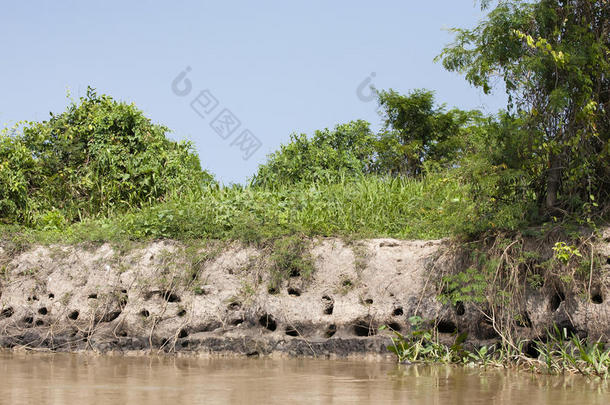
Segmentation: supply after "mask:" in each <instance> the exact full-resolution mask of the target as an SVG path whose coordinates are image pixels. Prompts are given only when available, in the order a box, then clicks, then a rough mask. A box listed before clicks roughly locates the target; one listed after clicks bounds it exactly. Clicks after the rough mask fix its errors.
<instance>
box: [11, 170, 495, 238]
mask: <svg viewBox="0 0 610 405" xmlns="http://www.w3.org/2000/svg"><path fill="white" fill-rule="evenodd" d="M470 195H471V190H470V189H469V186H467V185H465V184H462V183H461V182H460V181H459V180H458V179H456V178H455V177H442V176H440V175H429V176H427V177H426V178H424V179H423V180H416V179H406V178H389V177H378V176H369V177H363V178H358V179H344V180H342V181H340V182H337V183H332V184H328V183H318V184H316V183H314V184H297V185H293V186H286V187H282V188H279V189H266V188H257V187H242V186H231V187H223V186H218V185H209V186H204V187H203V188H202V189H201V190H200V191H197V192H192V191H191V192H188V193H182V194H176V195H172V196H170V197H168V198H167V200H166V201H164V202H160V203H156V204H154V205H151V206H147V207H144V208H141V209H138V210H132V211H127V212H122V213H115V214H111V215H110V216H108V217H97V218H90V219H85V220H83V221H82V222H78V223H75V224H70V225H64V226H52V227H46V228H38V229H31V228H24V227H17V226H3V227H2V228H0V232H1V233H2V234H3V235H4V236H5V237H7V236H11V237H13V238H15V237H18V238H20V239H22V240H31V241H36V242H39V243H40V242H43V243H44V242H48V243H51V242H81V241H120V240H125V239H136V240H142V239H148V238H174V239H193V238H195V239H201V238H204V239H235V240H243V241H245V242H247V243H260V242H261V241H265V240H269V239H275V238H277V237H279V236H285V235H292V234H295V233H302V234H304V235H306V236H350V237H395V238H403V239H435V238H442V237H447V236H451V235H455V234H457V233H461V232H469V231H475V230H476V229H475V228H476V227H477V226H479V225H480V224H481V221H485V219H484V218H482V217H481V216H480V215H479V214H478V213H477V210H476V207H475V204H474V203H473V202H472V201H471V199H470ZM484 226H488V224H485V225H484Z"/></svg>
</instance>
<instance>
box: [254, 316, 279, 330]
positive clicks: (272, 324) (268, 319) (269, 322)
mask: <svg viewBox="0 0 610 405" xmlns="http://www.w3.org/2000/svg"><path fill="white" fill-rule="evenodd" d="M258 323H259V324H260V325H261V326H262V327H263V328H265V329H267V330H270V331H272V332H273V331H275V330H276V329H277V322H276V321H275V319H274V318H273V316H271V315H269V314H263V315H262V316H261V317H260V318H259V319H258Z"/></svg>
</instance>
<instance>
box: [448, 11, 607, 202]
mask: <svg viewBox="0 0 610 405" xmlns="http://www.w3.org/2000/svg"><path fill="white" fill-rule="evenodd" d="M490 3H491V2H490V1H485V2H484V6H489V5H490ZM609 21H610V7H608V3H607V1H606V0H569V1H561V0H540V1H536V2H529V1H521V0H501V1H498V4H497V6H496V7H495V8H494V9H493V10H492V11H491V12H490V13H489V15H488V16H487V18H486V19H485V20H484V21H482V22H481V23H480V24H479V25H477V26H476V27H475V28H473V29H470V30H468V29H455V30H454V32H455V34H456V41H455V43H454V44H452V45H451V46H449V47H447V48H445V50H444V51H443V53H442V54H441V55H440V57H439V58H440V59H442V61H443V65H444V66H445V67H446V68H447V69H449V70H451V71H459V72H463V73H464V74H465V75H466V79H467V80H468V81H469V82H470V83H471V84H474V85H475V86H479V87H481V88H482V89H483V90H484V91H485V92H490V91H491V83H492V81H493V80H494V78H495V77H497V76H499V77H501V78H502V79H503V81H504V86H505V88H506V91H507V93H508V95H509V105H508V108H509V112H510V113H511V114H512V115H513V116H515V117H516V118H518V119H520V120H521V128H522V129H523V130H525V131H526V132H527V135H528V137H529V139H521V140H520V142H519V143H518V144H517V146H518V150H519V155H520V156H521V163H520V164H519V166H518V167H517V168H518V169H520V170H521V171H523V172H524V173H526V174H527V175H528V176H529V177H530V178H531V181H530V185H531V190H532V192H534V193H535V194H536V195H537V197H538V200H539V201H540V202H544V204H543V205H544V207H545V209H546V210H547V211H551V212H553V213H556V212H558V211H559V212H566V210H567V212H578V211H579V210H580V209H581V208H582V205H583V204H584V203H587V202H588V201H589V196H590V195H595V196H597V197H598V199H599V200H602V201H604V202H605V201H607V199H608V192H607V190H608V183H609V182H610V168H609V166H608V164H607V162H608V158H609V157H610V148H609V147H608V141H609V138H610V114H609V113H608V108H609V106H610V75H609V72H610V24H609Z"/></svg>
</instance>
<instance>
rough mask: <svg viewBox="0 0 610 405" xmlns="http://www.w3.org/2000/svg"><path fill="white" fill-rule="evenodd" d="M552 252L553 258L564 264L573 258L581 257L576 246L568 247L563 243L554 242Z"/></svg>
mask: <svg viewBox="0 0 610 405" xmlns="http://www.w3.org/2000/svg"><path fill="white" fill-rule="evenodd" d="M553 251H554V252H555V258H556V259H557V260H559V261H560V262H562V263H564V264H565V263H568V262H569V261H570V259H571V258H572V257H573V256H576V257H582V254H580V250H578V248H577V247H576V246H573V245H568V244H566V243H565V242H556V243H555V245H554V246H553Z"/></svg>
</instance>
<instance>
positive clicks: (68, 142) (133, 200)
mask: <svg viewBox="0 0 610 405" xmlns="http://www.w3.org/2000/svg"><path fill="white" fill-rule="evenodd" d="M166 133H167V128H165V127H163V126H160V125H156V124H153V123H152V122H151V121H150V120H149V119H148V118H146V117H145V116H144V115H143V114H142V112H141V111H140V110H138V109H137V108H136V107H135V106H134V105H133V104H131V105H130V104H126V103H122V102H117V101H115V100H113V99H112V98H110V97H108V96H105V95H102V96H98V95H97V94H96V93H95V91H94V90H93V89H91V88H89V89H88V90H87V95H86V97H83V98H81V99H80V103H78V104H77V103H75V102H73V103H72V104H70V106H69V107H68V109H67V111H65V112H63V113H61V114H58V115H55V114H51V118H50V119H49V120H48V121H43V122H30V123H27V124H25V125H24V126H23V127H22V130H21V133H12V134H11V133H9V132H7V131H4V133H3V134H2V135H1V136H0V180H1V185H0V218H2V219H3V220H4V221H5V222H21V223H28V224H39V225H43V226H44V225H45V224H46V223H47V222H51V223H55V222H58V221H59V222H61V221H68V222H71V221H74V220H79V219H82V218H84V217H87V216H95V215H98V214H106V213H109V212H111V211H113V210H121V209H126V208H132V207H135V208H138V207H141V206H143V205H144V204H149V203H153V202H156V201H160V200H163V199H164V198H166V196H167V195H168V194H169V193H179V192H181V191H186V190H192V189H193V188H197V187H200V185H201V184H202V183H203V182H207V181H211V180H212V176H211V175H209V174H208V173H206V172H204V171H202V170H201V167H200V163H199V158H198V157H197V155H196V154H195V153H194V152H193V149H192V146H191V144H190V143H188V142H174V141H171V140H169V139H167V138H166V136H165V134H166Z"/></svg>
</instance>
